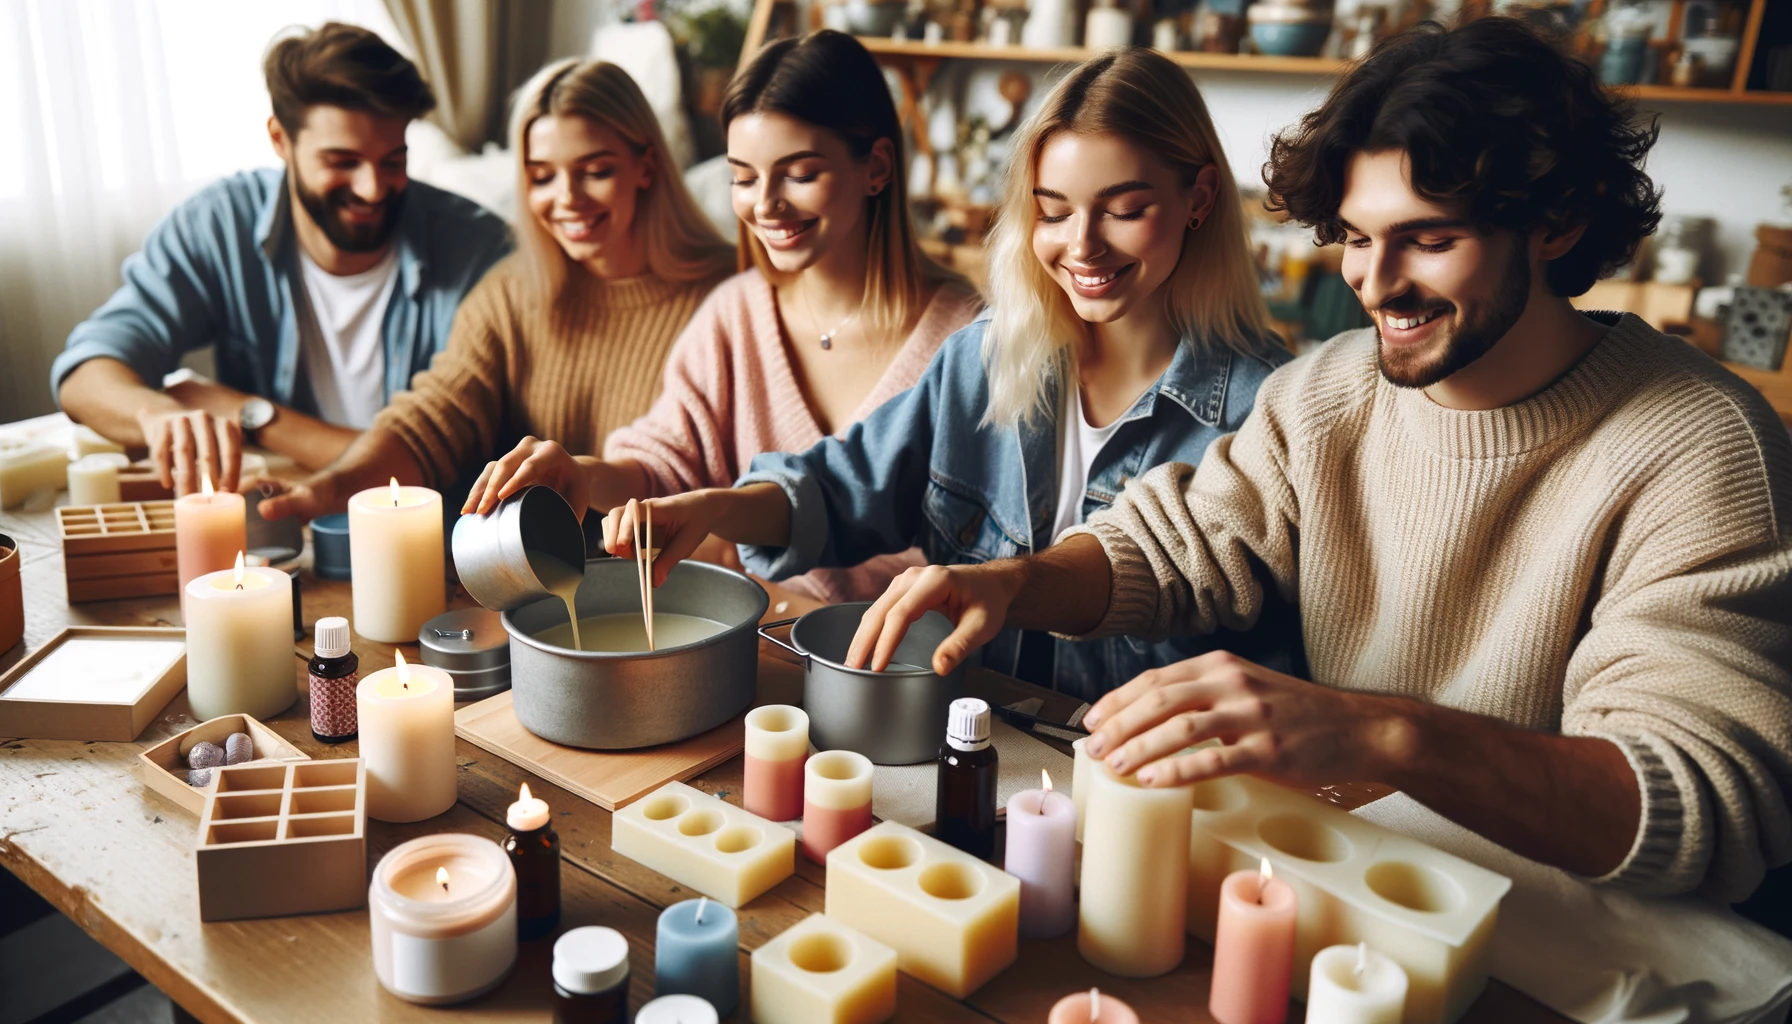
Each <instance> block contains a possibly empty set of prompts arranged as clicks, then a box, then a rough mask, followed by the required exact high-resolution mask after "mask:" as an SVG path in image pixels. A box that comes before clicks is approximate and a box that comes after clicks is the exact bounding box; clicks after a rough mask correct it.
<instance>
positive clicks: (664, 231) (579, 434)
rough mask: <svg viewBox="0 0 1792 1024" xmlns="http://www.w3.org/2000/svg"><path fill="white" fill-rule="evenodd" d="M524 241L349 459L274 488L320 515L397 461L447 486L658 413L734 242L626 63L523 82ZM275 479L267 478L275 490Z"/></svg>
mask: <svg viewBox="0 0 1792 1024" xmlns="http://www.w3.org/2000/svg"><path fill="white" fill-rule="evenodd" d="M510 137H511V143H512V147H513V149H514V150H515V152H516V154H517V174H518V184H517V194H518V197H519V199H520V200H521V202H520V203H519V205H520V206H521V207H522V209H521V210H519V216H518V217H517V224H516V233H517V241H518V243H519V245H518V252H517V253H516V254H515V255H513V256H511V257H510V258H508V259H506V260H504V261H503V262H501V263H499V264H498V265H497V266H495V267H493V268H492V270H491V271H490V272H489V273H488V274H487V275H486V276H485V278H484V280H482V281H481V282H480V284H479V286H478V287H477V288H475V289H474V290H473V292H472V293H471V294H470V295H468V296H467V298H466V300H465V301H464V302H463V303H462V304H461V307H460V311H459V313H458V314H457V315H456V318H455V323H454V328H453V333H452V335H451V337H450V339H449V344H448V348H447V350H445V351H444V352H443V353H442V354H441V355H439V356H437V357H436V358H435V360H434V361H433V362H432V363H431V364H430V368H429V369H428V370H427V371H426V372H424V373H420V374H418V375H417V376H416V377H415V378H413V379H412V381H411V389H410V390H409V391H406V392H401V393H399V394H396V395H394V396H393V397H392V401H391V404H389V405H388V406H387V407H386V408H385V409H384V410H382V411H381V412H380V414H379V415H378V417H377V418H375V420H374V422H373V425H372V427H371V428H370V429H369V430H367V431H366V432H365V433H363V434H362V435H361V436H360V437H359V438H358V439H357V440H356V441H355V442H354V444H353V445H351V446H350V447H349V449H348V450H347V451H346V452H344V453H343V455H342V457H341V458H340V459H338V460H337V461H336V462H335V463H334V464H332V465H331V466H330V467H328V468H327V469H325V470H324V471H323V472H321V473H319V474H317V475H316V476H314V477H312V478H311V479H310V480H307V481H305V482H304V483H301V484H296V485H294V486H292V488H291V489H290V490H288V491H286V492H285V493H280V494H276V495H275V496H273V497H270V498H268V499H266V500H264V501H263V502H262V503H261V512H262V515H264V516H267V517H269V518H275V517H279V516H286V515H301V516H304V517H306V518H311V517H313V516H317V515H321V514H324V513H327V512H332V511H337V510H339V509H341V508H342V507H343V506H344V505H345V503H346V502H347V500H348V496H349V495H351V494H353V493H355V492H356V491H358V490H361V489H362V488H365V487H372V486H377V485H379V484H381V483H384V482H385V481H386V480H387V479H388V478H391V477H397V478H398V479H399V480H401V481H404V482H407V483H422V484H427V485H429V486H431V487H436V488H439V489H447V488H449V487H450V486H452V485H453V484H454V482H455V481H456V480H457V479H460V478H461V477H462V476H463V474H465V473H468V472H469V471H470V470H472V469H473V468H475V467H477V466H479V465H481V464H482V463H485V462H487V461H488V460H490V459H492V458H494V457H495V456H497V455H498V454H499V453H501V452H503V451H504V450H506V449H507V448H509V447H510V446H511V445H514V444H516V443H517V441H518V440H519V439H521V438H526V437H533V436H545V437H553V438H556V439H558V440H559V442H560V443H561V444H563V445H564V446H565V447H566V448H567V449H569V450H571V451H575V452H580V453H596V452H599V451H601V450H602V445H603V439H604V437H605V436H606V435H607V434H608V433H610V432H611V431H612V430H615V429H616V428H617V427H620V426H623V425H625V424H627V423H630V422H632V421H633V420H634V419H635V418H636V417H638V416H640V415H641V414H642V413H645V412H646V411H647V409H648V408H649V407H650V406H651V405H652V403H653V400H654V397H655V395H657V394H658V393H659V383H660V374H661V371H662V368H663V367H664V365H665V362H666V355H667V353H668V352H669V351H670V350H671V348H672V343H673V341H674V340H675V339H676V338H677V337H678V335H679V332H680V331H681V330H683V328H684V327H685V325H686V323H687V322H689V321H690V319H691V317H692V316H693V315H694V314H695V313H696V312H697V309H698V307H699V306H700V305H701V304H702V302H703V299H704V297H705V296H707V295H708V294H709V292H710V291H711V290H712V289H714V288H715V287H716V285H717V284H719V283H720V282H721V281H723V280H724V279H725V278H726V277H727V276H728V274H729V273H730V272H731V271H732V270H733V269H734V262H735V261H734V253H733V251H732V249H730V248H729V246H728V245H727V243H726V242H724V241H723V240H722V239H721V236H719V235H718V234H717V233H716V231H715V228H714V227H713V225H711V224H710V222H709V220H708V218H707V217H706V216H705V215H704V214H703V212H702V211H701V210H700V209H699V208H698V207H697V205H696V202H695V201H694V200H693V199H692V198H691V195H690V192H689V191H688V190H687V189H686V188H685V185H684V180H683V179H682V178H681V177H680V176H679V173H678V168H677V165H676V164H675V163H673V162H672V159H671V154H670V152H669V150H668V149H667V147H666V143H665V140H664V138H663V137H662V136H661V134H660V129H659V124H658V122H657V121H656V120H655V119H654V115H653V111H652V109H651V108H650V107H648V105H647V101H646V99H645V98H644V97H643V96H642V95H641V91H640V89H639V88H638V87H637V86H636V85H635V83H634V80H633V79H631V78H629V76H628V73H627V72H625V71H623V70H622V69H621V68H619V67H617V66H616V65H614V64H608V63H605V62H602V61H586V62H584V63H579V62H577V61H571V60H568V61H561V62H559V63H556V64H552V65H549V66H548V67H546V68H544V69H542V71H541V72H539V73H538V74H537V75H536V76H535V77H534V78H533V79H532V80H531V81H530V82H529V83H528V84H527V85H525V86H524V88H523V90H522V91H521V93H520V94H519V98H518V102H517V105H516V109H515V111H514V113H513V114H512V118H511V128H510ZM276 488H277V485H270V486H269V489H276Z"/></svg>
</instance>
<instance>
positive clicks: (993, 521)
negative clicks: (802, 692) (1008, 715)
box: [735, 319, 1299, 700]
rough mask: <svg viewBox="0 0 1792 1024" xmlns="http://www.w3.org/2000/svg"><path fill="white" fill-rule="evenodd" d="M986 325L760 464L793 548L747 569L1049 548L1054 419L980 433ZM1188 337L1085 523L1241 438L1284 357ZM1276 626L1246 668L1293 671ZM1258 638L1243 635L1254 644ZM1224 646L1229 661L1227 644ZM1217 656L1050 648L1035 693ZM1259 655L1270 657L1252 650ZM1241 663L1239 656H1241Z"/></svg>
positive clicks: (1135, 412)
mask: <svg viewBox="0 0 1792 1024" xmlns="http://www.w3.org/2000/svg"><path fill="white" fill-rule="evenodd" d="M988 326H989V322H988V320H987V319H983V320H978V321H976V322H974V323H972V324H970V325H968V326H966V327H965V328H963V329H962V330H960V331H958V333H956V334H954V335H953V336H952V337H950V338H948V339H947V340H946V343H945V344H944V345H943V346H941V348H940V351H939V354H938V355H936V356H935V357H934V360H933V362H932V364H931V365H929V366H928V368H927V371H926V373H924V374H922V376H921V379H920V380H919V381H917V382H916V384H915V386H914V387H912V388H910V389H909V390H908V391H905V392H903V393H902V394H900V395H897V396H896V397H895V398H892V399H891V400H890V401H889V402H887V403H885V404H884V405H883V406H882V407H880V408H879V409H877V410H876V411H875V412H873V413H872V414H871V415H869V416H867V417H865V419H863V420H862V421H860V422H859V423H857V424H854V425H853V426H852V427H851V428H850V429H849V430H848V431H847V432H846V434H845V435H844V436H842V437H839V438H828V439H826V440H824V441H822V442H821V443H819V444H817V445H816V446H815V447H813V448H811V449H809V450H808V451H806V452H803V453H801V454H794V453H784V452H775V453H768V454H764V455H759V456H757V457H755V458H754V459H753V463H752V466H751V467H750V469H749V471H748V472H747V474H746V475H745V476H743V477H742V478H741V479H740V481H739V483H737V484H736V485H735V486H737V487H738V486H743V485H746V484H750V483H761V482H769V483H775V484H777V485H778V486H779V487H781V488H783V490H784V493H785V494H786V495H788V496H789V498H790V508H791V519H790V536H791V539H792V543H791V544H790V546H789V547H782V548H774V547H753V546H750V545H742V546H741V549H740V554H741V560H742V561H743V562H744V563H745V564H746V567H747V569H748V570H749V571H751V572H754V573H758V574H760V575H762V576H765V577H768V578H770V579H785V578H787V577H790V576H794V575H796V574H798V573H802V572H807V571H808V570H809V569H812V568H815V567H817V566H841V565H856V564H857V563H859V562H862V561H864V560H865V559H867V558H870V557H871V556H873V555H878V554H883V553H886V552H893V551H902V550H905V549H906V548H908V547H909V546H911V545H919V546H920V548H921V550H922V551H924V552H926V554H927V558H928V560H929V561H931V562H933V563H934V564H937V565H962V564H966V563H974V562H985V561H990V560H993V559H997V558H1008V557H1011V556H1013V555H1017V554H1025V553H1028V552H1034V553H1037V552H1039V551H1043V550H1045V548H1046V547H1047V546H1049V544H1050V532H1051V527H1052V521H1053V519H1054V518H1055V517H1056V514H1057V503H1058V428H1057V418H1058V417H1057V411H1056V410H1057V409H1058V407H1059V406H1058V400H1057V394H1058V392H1057V384H1056V382H1053V383H1052V384H1051V386H1050V391H1051V395H1050V400H1049V402H1048V404H1047V406H1046V408H1047V409H1049V410H1051V412H1050V414H1049V415H1042V416H1039V417H1037V418H1036V419H1035V420H1034V421H1033V422H1032V423H1030V424H1028V425H1026V426H1023V427H1021V428H1019V429H1018V430H1017V429H1015V428H1012V427H1009V428H1003V429H1000V430H998V429H994V428H990V427H985V426H980V425H979V424H980V421H981V420H982V418H983V410H984V409H985V407H986V406H987V405H988V404H989V388H988V382H987V378H986V377H985V375H984V368H983V335H984V332H985V331H986V330H987V329H988ZM1262 349H1263V351H1264V353H1265V354H1264V355H1263V356H1261V357H1251V356H1245V355H1239V354H1237V353H1235V352H1233V351H1232V350H1231V349H1229V348H1227V347H1226V346H1224V345H1222V344H1219V343H1217V342H1216V343H1213V344H1202V343H1199V342H1196V341H1193V340H1187V341H1184V343H1183V344H1182V345H1181V346H1180V347H1178V348H1177V350H1176V355H1175V357H1174V358H1173V359H1172V360H1171V361H1170V366H1169V368H1168V369H1166V370H1165V371H1164V373H1163V376H1162V377H1160V378H1159V379H1158V381H1157V383H1156V384H1154V385H1152V387H1151V388H1150V389H1148V390H1147V391H1146V392H1145V393H1144V394H1143V395H1140V396H1139V399H1138V401H1136V402H1134V403H1133V406H1132V408H1131V409H1129V410H1127V412H1126V415H1125V416H1124V417H1123V418H1122V419H1123V422H1122V423H1121V425H1120V427H1119V429H1118V430H1117V431H1116V432H1115V433H1114V435H1113V437H1112V438H1110V439H1109V441H1108V443H1107V444H1106V445H1105V446H1104V447H1103V448H1102V450H1101V454H1100V455H1099V457H1097V459H1096V460H1095V464H1094V465H1093V466H1092V467H1091V469H1090V473H1089V483H1088V489H1087V490H1086V491H1085V492H1084V494H1083V508H1082V518H1083V519H1087V518H1088V517H1089V516H1090V515H1091V514H1092V513H1094V512H1097V511H1099V510H1101V509H1102V508H1105V507H1106V506H1107V505H1108V504H1109V503H1110V502H1112V501H1113V500H1114V498H1115V497H1116V496H1117V495H1118V494H1119V493H1120V490H1121V488H1123V487H1125V486H1126V482H1127V481H1128V480H1130V479H1132V478H1133V477H1136V476H1139V475H1140V474H1142V473H1144V472H1145V471H1146V470H1148V469H1150V468H1152V467H1153V466H1156V465H1159V464H1161V463H1165V462H1187V463H1198V462H1200V460H1201V456H1202V455H1203V454H1205V453H1206V451H1207V446H1208V445H1210V444H1212V443H1213V441H1214V440H1215V439H1217V438H1218V437H1220V436H1221V435H1223V434H1227V433H1230V432H1232V431H1234V430H1237V429H1238V427H1239V425H1240V424H1242V423H1243V422H1244V418H1245V416H1246V415H1247V414H1248V413H1249V412H1250V411H1251V406H1252V404H1253V402H1254V401H1255V400H1256V396H1257V388H1258V387H1259V386H1260V385H1262V383H1263V381H1264V379H1265V378H1266V377H1268V376H1269V374H1270V371H1272V370H1274V369H1275V368H1276V367H1277V366H1279V365H1281V364H1282V363H1285V362H1287V361H1288V359H1289V358H1291V357H1290V356H1289V355H1288V354H1287V353H1285V352H1284V351H1283V350H1282V349H1281V348H1280V347H1279V346H1275V345H1269V344H1265V345H1263V346H1262ZM1285 626H1286V624H1285V623H1284V624H1283V627H1282V628H1272V629H1271V630H1270V631H1268V633H1266V634H1265V635H1264V636H1262V637H1259V638H1257V639H1258V641H1259V642H1258V643H1256V644H1255V645H1254V646H1253V649H1251V650H1249V651H1248V653H1247V656H1250V657H1252V658H1253V659H1254V660H1257V661H1261V662H1263V663H1265V664H1268V665H1270V666H1271V667H1274V668H1279V669H1282V670H1284V671H1294V670H1297V669H1298V668H1299V661H1298V658H1299V653H1298V649H1299V643H1298V630H1294V631H1292V632H1291V631H1289V630H1287V629H1286V628H1285ZM1256 632H1257V631H1253V633H1256ZM1231 640H1232V642H1227V643H1225V644H1224V646H1227V647H1229V648H1231V649H1234V650H1240V645H1239V643H1237V642H1235V641H1236V638H1231ZM1020 642H1021V634H1020V632H1019V631H1017V630H1012V629H1010V630H1004V631H1003V632H1002V634H1001V635H1000V636H998V637H996V639H994V640H992V641H991V642H990V643H989V644H988V645H986V646H985V647H984V648H983V663H984V664H985V665H987V666H989V667H991V668H994V669H997V670H999V671H1003V672H1009V673H1017V669H1018V668H1019V666H1020ZM1218 646H1222V645H1221V644H1220V643H1218V642H1216V639H1215V638H1213V637H1176V638H1172V639H1170V640H1168V641H1165V642H1162V643H1147V642H1146V641H1143V640H1139V639H1135V638H1132V637H1116V638H1110V639H1104V640H1095V641H1089V642H1082V643H1075V642H1071V641H1066V640H1058V641H1055V648H1054V650H1053V651H1052V652H1051V653H1052V655H1053V659H1052V660H1053V662H1054V664H1053V667H1052V670H1051V678H1050V679H1033V680H1032V681H1033V682H1036V683H1040V684H1043V685H1050V686H1052V687H1053V688H1055V689H1057V690H1060V691H1063V692H1065V693H1070V694H1075V695H1078V696H1081V697H1083V698H1084V699H1085V700H1093V699H1095V698H1096V697H1099V696H1100V695H1101V694H1103V693H1106V692H1107V691H1109V690H1111V689H1113V688H1115V687H1117V686H1119V685H1121V684H1122V683H1124V682H1126V681H1127V680H1128V679H1131V678H1132V677H1133V676H1135V675H1137V674H1138V673H1140V672H1143V671H1144V670H1146V669H1148V668H1153V667H1157V666H1161V665H1166V664H1169V663H1171V662H1175V661H1181V660H1182V659H1184V658H1188V657H1192V656H1194V655H1196V654H1200V653H1204V652H1206V651H1209V650H1213V649H1214V648H1215V647H1218ZM1257 647H1264V648H1266V649H1265V650H1258V649H1255V648H1257ZM1241 653H1246V652H1244V651H1242V650H1241Z"/></svg>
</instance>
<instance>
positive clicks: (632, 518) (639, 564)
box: [628, 498, 653, 650]
mask: <svg viewBox="0 0 1792 1024" xmlns="http://www.w3.org/2000/svg"><path fill="white" fill-rule="evenodd" d="M628 505H629V508H628V511H629V529H630V530H631V531H632V533H633V540H634V542H635V586H637V587H639V588H640V590H641V623H642V625H641V631H642V632H643V633H646V632H647V623H648V622H649V621H651V617H650V615H649V614H648V611H647V575H646V573H645V568H646V565H647V562H646V556H645V554H644V553H643V547H642V544H641V508H640V505H639V504H638V503H637V502H636V501H635V500H634V499H633V498H630V499H629V502H628ZM647 644H648V649H649V650H652V648H653V638H652V636H648V638H647Z"/></svg>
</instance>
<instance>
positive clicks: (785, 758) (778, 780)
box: [741, 704, 809, 821]
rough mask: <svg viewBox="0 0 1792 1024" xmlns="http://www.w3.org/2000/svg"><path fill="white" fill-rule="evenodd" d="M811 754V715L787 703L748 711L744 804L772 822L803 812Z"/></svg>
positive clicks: (742, 801)
mask: <svg viewBox="0 0 1792 1024" xmlns="http://www.w3.org/2000/svg"><path fill="white" fill-rule="evenodd" d="M808 757H809V716H808V715H807V714H805V713H804V712H803V709H802V708H793V707H791V706H790V705H788V704H767V705H766V706H765V707H762V708H754V709H753V710H751V711H749V712H747V744H746V758H745V760H746V764H745V776H746V779H745V783H744V785H742V787H741V806H742V807H745V808H746V809H747V810H749V811H751V812H753V813H754V814H757V815H759V816H760V817H761V818H765V819H767V820H769V821H790V820H791V819H793V818H796V817H798V816H800V815H801V814H802V813H803V762H804V761H806V760H807V759H808Z"/></svg>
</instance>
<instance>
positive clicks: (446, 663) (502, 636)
mask: <svg viewBox="0 0 1792 1024" xmlns="http://www.w3.org/2000/svg"><path fill="white" fill-rule="evenodd" d="M417 643H418V644H420V645H421V646H422V649H423V663H424V664H425V665H433V666H435V667H436V668H445V669H449V670H450V671H458V672H465V671H472V670H478V669H488V668H499V667H505V666H508V665H509V664H510V634H508V633H506V632H504V622H503V618H502V616H500V615H499V614H498V613H497V612H494V611H491V610H490V609H486V608H459V609H456V610H454V611H451V612H444V613H442V614H441V615H438V616H436V617H435V618H433V619H430V620H429V621H428V622H425V623H424V624H423V628H422V629H421V630H419V631H418V633H417Z"/></svg>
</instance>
